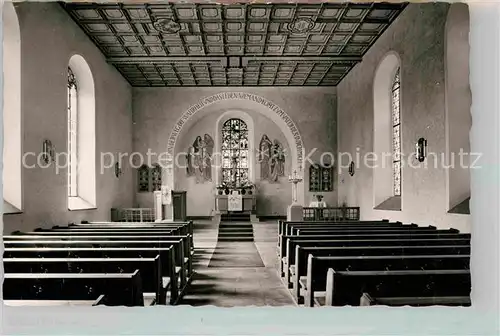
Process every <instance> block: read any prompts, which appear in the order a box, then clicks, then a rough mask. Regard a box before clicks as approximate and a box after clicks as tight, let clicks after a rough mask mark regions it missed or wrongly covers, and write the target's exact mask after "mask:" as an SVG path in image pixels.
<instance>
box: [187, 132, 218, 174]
mask: <svg viewBox="0 0 500 336" xmlns="http://www.w3.org/2000/svg"><path fill="white" fill-rule="evenodd" d="M213 152H214V140H213V139H212V137H211V136H210V135H209V134H205V135H204V136H203V138H202V137H201V136H197V137H196V139H195V140H194V142H193V145H192V146H191V147H189V149H188V151H187V154H186V174H187V176H188V177H191V176H194V177H196V183H203V182H206V181H212V156H213Z"/></svg>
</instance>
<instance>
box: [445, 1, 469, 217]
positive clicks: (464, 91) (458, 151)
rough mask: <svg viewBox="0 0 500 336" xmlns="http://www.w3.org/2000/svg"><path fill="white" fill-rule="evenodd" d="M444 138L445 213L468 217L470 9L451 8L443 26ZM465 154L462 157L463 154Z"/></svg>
mask: <svg viewBox="0 0 500 336" xmlns="http://www.w3.org/2000/svg"><path fill="white" fill-rule="evenodd" d="M445 32H446V38H445V96H446V100H445V118H446V123H445V135H446V162H447V165H446V166H447V167H448V169H446V196H447V197H446V198H447V204H446V207H447V211H448V212H450V213H457V214H470V209H469V200H470V170H469V165H470V156H469V155H468V153H470V140H469V132H470V128H471V127H472V116H471V113H470V107H471V104H472V97H471V91H470V83H469V9H468V6H467V5H466V4H462V3H455V4H452V5H450V8H449V11H448V17H447V19H446V26H445ZM464 153H465V154H464Z"/></svg>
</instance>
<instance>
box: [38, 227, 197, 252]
mask: <svg viewBox="0 0 500 336" xmlns="http://www.w3.org/2000/svg"><path fill="white" fill-rule="evenodd" d="M49 231H50V232H64V233H66V234H73V235H75V234H82V233H87V234H88V235H94V234H101V235H108V234H117V233H123V234H137V235H141V234H142V235H148V234H150V233H164V234H168V235H171V236H182V237H187V238H186V239H188V240H189V245H190V246H192V247H193V250H194V239H193V235H192V234H187V235H183V234H180V231H179V230H176V229H171V228H169V229H163V228H136V229H134V228H116V229H112V228H94V229H91V228H84V229H79V228H74V229H72V228H53V229H42V230H41V231H40V232H49ZM35 232H38V231H37V230H35Z"/></svg>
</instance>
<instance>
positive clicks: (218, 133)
mask: <svg viewBox="0 0 500 336" xmlns="http://www.w3.org/2000/svg"><path fill="white" fill-rule="evenodd" d="M232 118H237V119H241V120H243V121H244V122H245V123H246V124H247V127H248V155H249V157H248V159H249V160H248V166H249V171H248V179H249V180H250V181H252V182H255V128H254V122H253V119H252V117H251V116H250V115H249V114H248V113H246V112H243V111H239V110H238V111H237V110H231V111H226V112H224V113H222V114H221V115H220V116H219V118H218V119H217V122H216V124H215V146H214V153H220V151H221V145H222V138H221V137H222V126H223V125H224V122H226V121H227V120H228V119H232ZM221 167H222V157H221V156H220V155H215V156H214V162H213V169H212V176H214V177H215V185H219V184H220V183H221V174H220V171H221Z"/></svg>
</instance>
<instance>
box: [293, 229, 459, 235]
mask: <svg viewBox="0 0 500 336" xmlns="http://www.w3.org/2000/svg"><path fill="white" fill-rule="evenodd" d="M337 232H342V233H344V234H356V233H358V232H364V233H367V234H370V233H373V234H383V233H405V232H410V233H413V234H423V233H454V234H457V233H459V232H458V230H455V229H443V230H437V229H436V228H402V229H378V230H377V229H375V230H335V229H318V230H314V229H310V228H305V229H297V230H294V233H293V234H292V235H297V236H306V235H322V234H324V235H326V234H331V233H337Z"/></svg>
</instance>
